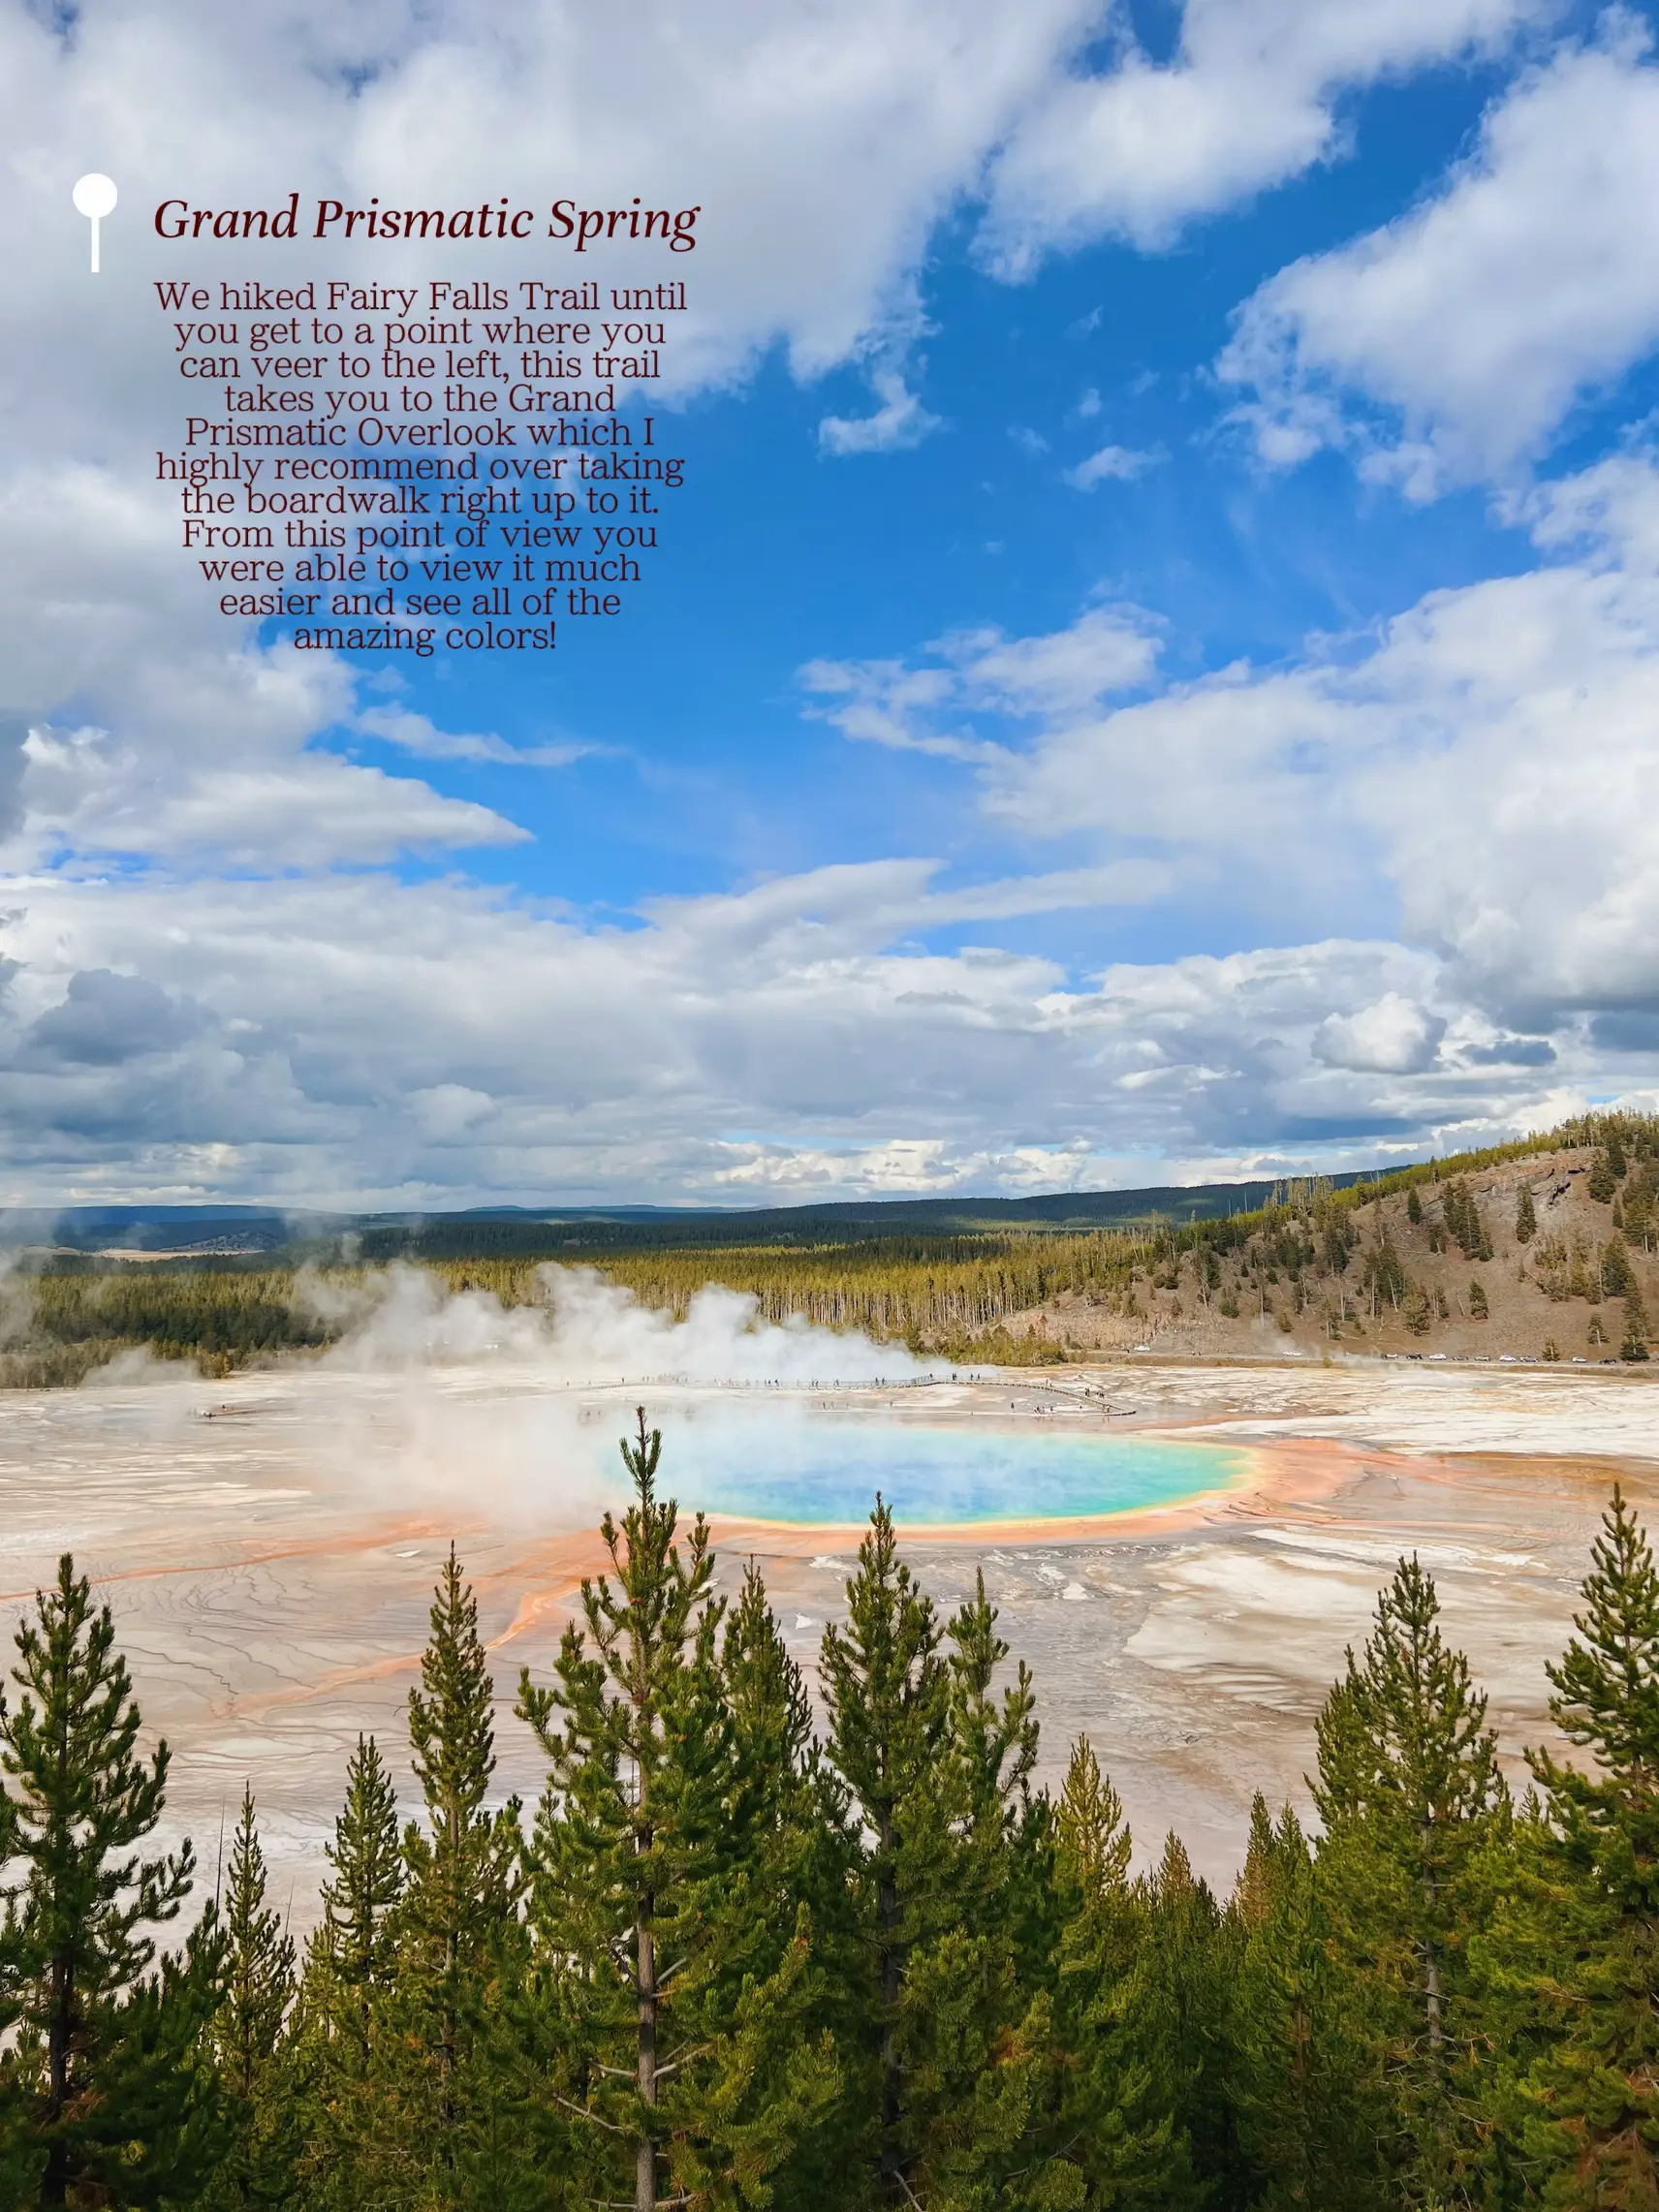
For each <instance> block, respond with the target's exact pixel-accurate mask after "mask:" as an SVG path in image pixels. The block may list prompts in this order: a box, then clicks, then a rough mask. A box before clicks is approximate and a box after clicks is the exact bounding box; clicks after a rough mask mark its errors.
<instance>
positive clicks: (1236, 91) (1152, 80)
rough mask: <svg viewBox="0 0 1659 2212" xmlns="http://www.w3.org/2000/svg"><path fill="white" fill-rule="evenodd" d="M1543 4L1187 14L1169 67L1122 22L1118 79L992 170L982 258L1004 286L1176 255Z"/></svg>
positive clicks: (1042, 104)
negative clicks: (1128, 249) (1121, 259)
mask: <svg viewBox="0 0 1659 2212" xmlns="http://www.w3.org/2000/svg"><path fill="white" fill-rule="evenodd" d="M1547 13H1549V9H1548V7H1547V6H1541V5H1536V4H1534V0H1342V5H1340V6H1332V5H1330V0H1186V5H1185V7H1184V8H1183V9H1182V11H1181V19H1180V40H1179V46H1178V50H1177V52H1176V54H1175V56H1174V60H1173V61H1172V62H1171V63H1169V64H1168V65H1160V64H1157V63H1154V62H1152V61H1151V60H1149V59H1148V58H1147V56H1146V54H1145V53H1144V52H1143V50H1142V48H1141V47H1138V46H1137V45H1136V44H1135V42H1134V39H1133V37H1132V35H1131V34H1130V33H1129V32H1128V30H1127V29H1126V28H1125V27H1124V18H1123V16H1118V18H1117V24H1116V28H1117V32H1118V36H1117V45H1116V51H1115V53H1114V55H1113V57H1112V62H1111V66H1110V67H1109V68H1107V69H1105V70H1103V71H1102V72H1101V73H1100V74H1099V75H1097V76H1072V77H1068V78H1062V79H1060V80H1059V81H1057V82H1055V83H1054V84H1052V85H1051V86H1050V87H1049V90H1048V91H1047V93H1046V95H1045V96H1044V97H1042V98H1040V99H1039V100H1037V101H1036V102H1035V103H1034V104H1033V105H1032V106H1031V107H1030V108H1028V109H1026V111H1025V112H1024V113H1023V115H1022V116H1021V117H1020V120H1019V122H1018V124H1017V127H1016V129H1015V130H1014V133H1013V135H1012V137H1011V139H1010V140H1009V142H1008V144H1007V145H1006V147H1005V148H1004V149H1003V151H1002V152H1001V153H1000V155H999V156H998V158H997V160H996V162H995V163H994V165H993V167H992V171H991V177H990V193H991V197H990V207H989V211H988V213H987V216H986V224H985V229H984V233H983V236H982V243H983V246H984V249H985V251H986V256H987V258H988V259H989V260H990V261H991V263H992V265H993V266H995V267H996V269H997V270H998V271H999V272H1000V273H1001V274H1003V275H1005V276H1009V277H1021V276H1025V275H1028V274H1029V273H1030V272H1031V270H1032V269H1033V268H1034V267H1035V266H1036V265H1037V264H1038V262H1039V261H1040V260H1041V259H1042V257H1043V256H1044V255H1045V254H1048V253H1050V252H1053V251H1056V250H1060V251H1064V250H1067V249H1070V248H1075V247H1077V246H1080V245H1083V244H1086V243H1087V242H1088V241H1090V240H1091V239H1095V238H1101V237H1120V238H1126V239H1128V240H1130V241H1131V242H1132V243H1134V244H1136V245H1140V246H1145V247H1159V246H1164V245H1167V244H1169V243H1170V242H1171V240H1172V239H1173V238H1174V235H1175V234H1176V233H1177V232H1178V231H1179V229H1180V227H1181V226H1182V224H1184V223H1186V222H1188V221H1190V220H1191V219H1192V218H1193V217H1195V216H1202V215H1212V214H1215V213H1218V212H1219V211H1220V210H1221V209H1222V208H1224V207H1229V206H1232V205H1233V204H1234V203H1236V202H1237V201H1239V200H1241V199H1244V198H1247V197H1248V196H1249V195H1251V194H1253V193H1257V192H1260V191H1263V190H1265V189H1266V188H1268V187H1269V186H1271V185H1275V184H1280V183H1283V182H1284V181H1285V180H1286V179H1287V178H1289V177H1293V176H1297V175H1299V174H1300V173H1301V172H1302V171H1304V170H1306V169H1308V168H1310V167H1311V166H1312V165H1313V164H1314V163H1315V162H1318V161H1323V160H1326V159H1329V158H1330V156H1332V155H1333V154H1335V153H1336V152H1338V151H1340V150H1341V147H1342V136H1341V128H1340V124H1339V122H1338V117H1337V103H1338V100H1339V98H1340V96H1341V94H1342V92H1343V91H1344V90H1345V89H1347V88H1349V87H1352V86H1357V85H1363V84H1369V83H1373V82H1375V81H1376V80H1377V79H1378V78H1383V77H1389V76H1394V75H1400V74H1404V73H1405V72H1407V71H1410V70H1413V69H1420V68H1423V67H1424V66H1426V65H1431V64H1434V63H1437V62H1448V61H1456V60H1459V59H1461V58H1462V57H1464V56H1465V55H1468V54H1471V53H1476V52H1483V51H1487V50H1489V49H1490V48H1492V47H1495V46H1498V45H1500V44H1501V43H1502V42H1503V41H1504V40H1505V39H1507V38H1508V37H1509V36H1510V35H1511V34H1512V33H1513V32H1514V30H1515V28H1516V26H1517V25H1518V24H1519V23H1524V22H1526V21H1528V20H1530V19H1533V18H1536V17H1537V16H1542V15H1545V14H1547Z"/></svg>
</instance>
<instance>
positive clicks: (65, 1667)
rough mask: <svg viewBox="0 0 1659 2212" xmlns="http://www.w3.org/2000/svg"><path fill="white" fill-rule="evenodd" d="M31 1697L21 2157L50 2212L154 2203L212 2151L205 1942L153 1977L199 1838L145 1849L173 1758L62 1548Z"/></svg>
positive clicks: (16, 2082)
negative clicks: (145, 1742)
mask: <svg viewBox="0 0 1659 2212" xmlns="http://www.w3.org/2000/svg"><path fill="white" fill-rule="evenodd" d="M16 1648H17V1655H18V1663H17V1665H16V1667H15V1668H14V1669H13V1677H12V1678H13V1680H14V1682H15V1683H16V1685H17V1688H18V1690H19V1692H20V1696H19V1698H18V1700H17V1704H16V1709H15V1710H11V1711H7V1712H6V1713H5V1714H4V1716H3V1718H0V1769H3V1771H4V1774H5V1777H6V1781H7V1784H8V1786H9V1787H8V1795H9V1798H10V1801H11V1802H10V1812H9V1815H8V1818H7V1822H6V1826H7V1829H8V1830H9V1841H10V1845H11V1851H12V1854H13V1858H14V1863H16V1861H19V1860H20V1861H21V1869H22V1879H21V1881H20V1882H19V1883H17V1884H16V1885H14V1886H12V1887H11V1888H10V1889H9V1890H8V1892H7V1950H8V1952H9V1954H10V1955H9V1958H8V1961H7V1964H8V1969H9V1971H8V1975H7V1980H8V1982H9V1983H10V1988H11V1998H10V2004H9V2007H8V2009H9V2010H10V2011H11V2013H12V2015H13V2018H14V2020H15V2022H16V2042H15V2045H14V2047H13V2049H12V2050H11V2051H10V2052H9V2053H8V2055H7V2058H6V2062H5V2065H6V2072H7V2075H8V2077H9V2085H10V2087H11V2088H12V2090H13V2093H14V2097H15V2099H16V2100H17V2101H19V2102H20V2103H21V2104H22V2108H23V2109H22V2113H21V2121H22V2127H21V2134H22V2137H23V2143H22V2148H21V2155H20V2159H19V2164H20V2165H26V2166H31V2167H32V2168H33V2169H34V2172H35V2174H36V2176H37V2177H38V2178H37V2180H36V2184H35V2186H36V2188H37V2189H38V2199H37V2200H38V2202H39V2204H40V2206H41V2207H42V2208H43V2212H62V2208H63V2207H65V2206H67V2205H68V2204H69V2202H70V2201H71V2197H72V2196H76V2197H77V2198H78V2199H81V2200H86V2201H97V2200H98V2198H99V2193H101V2192H102V2193H105V2194H107V2195H113V2196H115V2198H116V2200H117V2201H127V2202H136V2203H141V2202H153V2201H155V2200H156V2198H157V2197H158V2196H161V2195H163V2194H172V2195H176V2196H186V2195H188V2193H189V2191H190V2189H191V2188H192V2187H193V2186H195V2183H196V2181H197V2179H198V2178H199V2176H200V2174H201V2172H202V2169H203V2165H205V2164H206V2162H207V2161H208V2160H209V2159H210V2158H211V2157H213V2156H214V2155H215V2154H216V2151H217V2147H218V2144H217V2136H216V2115H215V2111H214V2100H213V2099H212V2097H211V2095H210V2094H209V2092H208V2089H207V2087H206V2085H205V2083H204V2081H203V2074H202V2072H201V2070H200V2067H199V2065H198V2062H197V2058H196V2053H195V2050H194V2048H193V2045H194V2041H195V2037H196V2034H197V2032H198V2030H199V2029H200V2027H201V2026H202V2025H203V2024H204V2022H205V2017H206V2015H207V2013H208V2011H209V2010H210V2009H211V2005H212V2002H213V1997H214V1978H215V1970H216V1966H217V1954H216V1950H215V1948H214V1947H213V1946H212V1944H211V1943H210V1942H209V1943H203V1944H201V1945H198V1946H196V1947H193V1948H191V1949H189V1950H187V1952H186V1953H185V1954H184V1956H183V1957H182V1958H181V1959H179V1960H176V1961H169V1962H167V1963H166V1965H165V1966H164V1967H163V1969H162V1971H161V1972H160V1973H158V1974H156V1975H153V1976H151V1975H148V1974H147V1973H146V1970H147V1969H148V1968H149V1967H150V1965H151V1963H152V1961H153V1960H154V1958H155V1942H154V1939H153V1937H151V1936H150V1935H149V1934H148V1933H146V1932H145V1931H146V1930H147V1929H150V1928H154V1927H157V1926H161V1925H165V1924H166V1923H167V1922H169V1921H171V1920H172V1919H174V1918H176V1916H177V1915H178V1912H179V1910H180V1907H181V1906H182V1905H183V1902H184V1900H185V1898H186V1897H187V1896H188V1895H189V1892H190V1887H191V1878H192V1875H193V1873H194V1869H195V1860H194V1857H193V1855H192V1853H191V1848H190V1845H189V1843H188V1842H186V1843H185V1844H184V1845H183V1846H182V1847H181V1848H180V1849H179V1850H178V1851H177V1852H175V1853H170V1854H163V1855H159V1856H156V1857H153V1858H142V1857H140V1856H136V1855H134V1853H135V1847H137V1846H140V1845H141V1844H142V1843H143V1840H144V1838H145V1837H146V1836H148V1835H150V1834H151V1833H153V1831H154V1829H155V1827H156V1824H157V1823H158V1822H159V1821H160V1819H161V1815H162V1810H163V1806H164V1804H165V1800H166V1791H167V1774H168V1749H167V1746H166V1744H165V1743H159V1744H158V1745H157V1746H156V1749H155V1751H154V1753H153V1754H152V1755H151V1758H150V1760H149V1761H148V1762H147V1764H146V1762H145V1761H144V1760H142V1759H141V1757H140V1756H139V1755H138V1749H137V1747H138V1738H139V1729H140V1727H141V1718H140V1713H139V1708H138V1705H137V1704H136V1702H135V1701H134V1699H133V1696H132V1684H131V1680H130V1678H129V1676H128V1673H127V1667H126V1663H125V1661H124V1660H123V1659H122V1658H121V1656H120V1654H119V1653H118V1652H117V1651H116V1649H115V1631H114V1623H113V1621H112V1620H111V1618H110V1609H109V1607H108V1606H107V1605H106V1606H102V1607H100V1608H98V1609H97V1610H96V1611H95V1610H94V1608H93V1605H92V1599H91V1589H90V1585H89V1584H88V1582H87V1581H86V1579H85V1577H84V1576H78V1575H77V1574H76V1573H75V1565H74V1561H73V1560H72V1559H71V1558H70V1556H69V1555H68V1554H67V1553H66V1554H65V1555H64V1557H63V1559H62V1560H61V1561H60V1562H59V1565H58V1575H57V1581H56V1583H55V1585H54V1586H53V1588H52V1589H51V1590H49V1591H47V1592H44V1593H41V1594H39V1595H38V1596H37V1601H36V1610H35V1615H34V1617H33V1618H32V1619H25V1620H24V1621H23V1623H22V1624H21V1625H20V1627H19V1628H18V1630H17V1632H16Z"/></svg>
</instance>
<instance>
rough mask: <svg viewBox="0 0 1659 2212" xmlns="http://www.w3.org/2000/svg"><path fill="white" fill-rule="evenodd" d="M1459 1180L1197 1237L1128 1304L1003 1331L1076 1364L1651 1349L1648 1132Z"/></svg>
mask: <svg viewBox="0 0 1659 2212" xmlns="http://www.w3.org/2000/svg"><path fill="white" fill-rule="evenodd" d="M1456 1165H1457V1164H1456V1162H1449V1163H1447V1164H1445V1166H1443V1167H1438V1168H1435V1167H1431V1168H1428V1169H1425V1170H1418V1171H1415V1172H1414V1173H1413V1174H1412V1175H1411V1176H1410V1178H1409V1179H1408V1178H1406V1177H1392V1178H1390V1179H1389V1182H1388V1183H1387V1184H1385V1185H1384V1186H1383V1190H1382V1193H1381V1195H1379V1196H1378V1197H1376V1198H1372V1199H1367V1198H1366V1197H1365V1196H1364V1194H1363V1193H1354V1194H1350V1195H1349V1202H1347V1203H1345V1204H1344V1203H1341V1202H1331V1201H1329V1200H1326V1201H1323V1202H1322V1201H1321V1199H1319V1198H1318V1197H1311V1198H1309V1199H1306V1200H1304V1201H1303V1202H1301V1203H1299V1204H1294V1205H1291V1206H1282V1207H1273V1208H1269V1209H1266V1210H1265V1211H1264V1212H1263V1213H1261V1214H1258V1215H1255V1216H1245V1217H1239V1218H1236V1219H1235V1220H1233V1221H1230V1222H1226V1223H1223V1224H1219V1225H1217V1226H1216V1228H1215V1229H1214V1230H1213V1231H1198V1232H1196V1233H1190V1232H1189V1235H1188V1236H1185V1237H1182V1238H1180V1239H1178V1240H1177V1244H1176V1248H1175V1249H1174V1250H1171V1251H1168V1252H1166V1254H1165V1255H1163V1256H1162V1258H1161V1259H1160V1260H1159V1261H1157V1262H1151V1263H1146V1264H1143V1265H1140V1266H1137V1267H1136V1268H1135V1269H1134V1273H1133V1278H1132V1281H1131V1284H1130V1287H1129V1291H1128V1293H1127V1294H1121V1293H1120V1294H1117V1295H1115V1296H1112V1295H1108V1296H1099V1297H1087V1296H1079V1295H1077V1294H1075V1293H1061V1294H1060V1295H1058V1296H1056V1297H1054V1298H1052V1299H1050V1300H1049V1301H1047V1302H1045V1303H1044V1304H1042V1305H1040V1306H1034V1307H1031V1308H1028V1309H1027V1310H1026V1311H1025V1312H1023V1313H1021V1314H1017V1315H1015V1316H1013V1317H1012V1318H1011V1319H1010V1320H1009V1322H1008V1324H1006V1325H1007V1327H1008V1329H1009V1331H1010V1333H1011V1334H1013V1335H1018V1336H1022V1337H1026V1338H1034V1339H1036V1340H1038V1341H1039V1342H1040V1341H1042V1340H1043V1339H1045V1338H1046V1339H1047V1340H1048V1341H1049V1342H1051V1343H1053V1344H1055V1345H1056V1347H1059V1348H1067V1349H1070V1350H1071V1351H1072V1352H1073V1355H1074V1356H1075V1355H1078V1354H1085V1355H1086V1353H1087V1352H1088V1351H1091V1350H1095V1351H1111V1352H1120V1351H1129V1350H1133V1349H1135V1348H1136V1347H1139V1346H1147V1347H1149V1348H1150V1349H1152V1350H1154V1351H1167V1352H1171V1353H1183V1354H1199V1355H1211V1356H1214V1355H1229V1354H1233V1355H1251V1356H1257V1357H1259V1356H1261V1355H1264V1354H1268V1355H1286V1354H1299V1355H1313V1356H1318V1355H1320V1354H1321V1353H1323V1352H1326V1351H1329V1350H1330V1349H1332V1348H1333V1347H1335V1346H1338V1345H1340V1346H1342V1347H1344V1348H1346V1349H1348V1350H1350V1351H1355V1352H1360V1351H1363V1352H1370V1353H1390V1354H1393V1355H1405V1356H1410V1357H1419V1358H1422V1357H1433V1356H1434V1355H1444V1356H1447V1357H1470V1356H1484V1357H1487V1358H1498V1357H1502V1356H1504V1355H1511V1356H1513V1357H1517V1358H1522V1359H1562V1360H1569V1361H1570V1360H1573V1359H1583V1360H1602V1359H1609V1358H1617V1357H1618V1356H1620V1355H1621V1353H1622V1352H1623V1351H1624V1349H1625V1347H1626V1345H1627V1344H1628V1345H1630V1347H1631V1348H1632V1350H1634V1349H1635V1347H1636V1345H1637V1344H1639V1343H1642V1344H1644V1343H1645V1342H1646V1341H1647V1338H1646V1329H1647V1325H1648V1317H1649V1316H1656V1315H1659V1257H1656V1256H1655V1249H1654V1248H1655V1244H1656V1242H1659V1199H1656V1188H1659V1171H1656V1169H1659V1162H1656V1159H1655V1154H1654V1150H1653V1149H1652V1137H1651V1130H1650V1126H1645V1125H1643V1124H1639V1123H1631V1124H1629V1125H1627V1126H1626V1128H1625V1133H1624V1136H1623V1137H1622V1138H1621V1137H1620V1136H1619V1135H1618V1133H1617V1132H1615V1133H1614V1139H1613V1142H1612V1145H1611V1146H1606V1145H1598V1144H1591V1143H1587V1142H1586V1143H1577V1144H1570V1143H1564V1144H1560V1145H1558V1146H1556V1147H1555V1148H1553V1149H1550V1150H1546V1151H1539V1152H1535V1153H1532V1154H1530V1155H1528V1156H1525V1157H1521V1158H1518V1159H1511V1160H1505V1161H1501V1162H1499V1163H1497V1164H1495V1165H1492V1166H1489V1167H1485V1168H1474V1169H1471V1170H1468V1171H1465V1172H1463V1173H1458V1172H1456ZM1528 1201H1529V1203H1530V1212H1531V1217H1532V1218H1531V1223H1530V1224H1529V1223H1528V1221H1527V1219H1526V1211H1527V1204H1528ZM1632 1288H1633V1289H1634V1293H1635V1295H1634V1298H1632V1297H1631V1296H1630V1294H1629V1292H1630V1290H1631V1289H1632ZM1483 1307H1484V1311H1483ZM1632 1323H1634V1334H1633V1333H1632V1328H1631V1324H1632Z"/></svg>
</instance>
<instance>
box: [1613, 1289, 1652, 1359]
mask: <svg viewBox="0 0 1659 2212" xmlns="http://www.w3.org/2000/svg"><path fill="white" fill-rule="evenodd" d="M1618 1355H1619V1357H1620V1358H1621V1359H1645V1358H1646V1356H1647V1309H1646V1307H1645V1306H1644V1305H1643V1302H1642V1286H1641V1285H1640V1284H1639V1283H1638V1282H1637V1280H1636V1275H1635V1271H1634V1269H1633V1270H1632V1271H1631V1273H1630V1276H1629V1279H1628V1281H1627V1283H1626V1286H1625V1293H1624V1342H1623V1343H1622V1344H1621V1345H1620V1346H1619V1350H1618Z"/></svg>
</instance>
